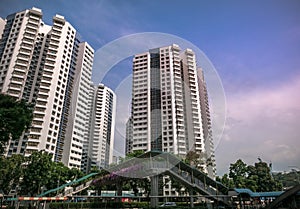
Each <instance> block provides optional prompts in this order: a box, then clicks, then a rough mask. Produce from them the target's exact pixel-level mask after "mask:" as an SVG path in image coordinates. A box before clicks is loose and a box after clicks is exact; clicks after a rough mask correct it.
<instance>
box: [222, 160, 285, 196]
mask: <svg viewBox="0 0 300 209" xmlns="http://www.w3.org/2000/svg"><path fill="white" fill-rule="evenodd" d="M228 177H229V178H228ZM219 180H220V181H221V182H222V183H223V184H224V185H226V186H227V187H229V188H231V189H232V188H248V189H251V190H252V191H254V192H267V191H277V190H281V189H282V184H281V183H280V182H279V181H276V180H274V178H273V177H272V175H271V169H270V167H269V166H268V164H267V163H266V162H263V161H262V160H260V159H259V162H258V163H255V164H254V166H253V165H247V164H246V163H244V162H243V161H242V160H241V159H239V160H237V161H236V162H235V163H233V164H230V168H229V175H228V174H224V175H223V177H222V178H219Z"/></svg>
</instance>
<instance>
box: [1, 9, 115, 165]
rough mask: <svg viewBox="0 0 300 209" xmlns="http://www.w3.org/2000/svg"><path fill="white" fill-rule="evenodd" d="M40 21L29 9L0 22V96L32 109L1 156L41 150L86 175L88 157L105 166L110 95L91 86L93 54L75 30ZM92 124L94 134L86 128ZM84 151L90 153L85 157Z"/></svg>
mask: <svg viewBox="0 0 300 209" xmlns="http://www.w3.org/2000/svg"><path fill="white" fill-rule="evenodd" d="M42 16H43V14H42V11H41V10H40V9H38V8H32V9H27V10H24V11H21V12H17V13H14V14H11V15H8V16H7V18H6V19H5V20H2V19H0V35H1V37H2V38H1V40H0V92H1V93H4V94H8V95H11V96H13V97H15V98H17V99H24V100H25V101H27V102H29V103H32V104H33V105H34V110H33V120H32V124H31V126H30V129H29V130H28V131H27V132H25V133H24V134H23V135H22V137H21V138H20V139H19V140H11V141H10V142H9V144H8V146H7V148H6V155H7V156H11V155H13V154H23V155H25V156H29V155H30V154H31V153H32V152H34V151H40V150H44V151H45V152H47V153H50V154H52V156H53V160H54V161H58V162H63V163H64V164H65V165H66V166H68V167H70V168H82V169H86V168H87V166H86V164H85V163H86V162H87V161H86V159H87V153H93V154H92V155H91V157H92V158H91V159H92V162H95V164H97V165H98V164H99V165H100V164H101V163H102V164H101V165H103V166H104V165H105V166H106V165H107V164H108V163H109V162H111V161H112V152H111V153H110V152H109V151H110V150H112V149H113V142H114V135H113V134H114V117H115V95H114V93H113V92H112V91H111V90H110V89H108V88H107V87H104V86H103V85H99V86H98V87H97V88H96V89H94V87H93V85H91V74H92V66H93V59H94V50H93V48H92V47H91V46H90V45H89V44H88V43H87V42H82V41H81V40H80V38H79V34H78V32H77V31H76V29H75V28H74V27H73V26H72V25H71V24H70V23H69V22H68V21H66V20H65V18H64V17H63V16H61V15H56V16H54V17H53V20H52V25H46V24H45V23H44V22H43V21H42ZM2 29H3V30H2ZM93 89H94V90H93ZM94 93H95V94H94ZM102 99H103V101H102ZM93 103H95V104H93ZM101 105H102V106H101ZM100 106H101V107H100ZM93 108H95V109H93ZM98 114H99V116H98ZM105 114H106V115H105ZM98 118H100V119H101V121H100V122H99V123H98ZM94 119H96V120H95V121H94V122H93V123H95V126H92V127H95V128H96V130H97V131H99V134H98V133H97V132H96V131H95V130H94V129H93V128H91V127H90V126H89V125H90V122H91V121H93V120H94ZM102 125H103V127H102ZM100 126H101V129H100V128H99V127H100ZM97 128H98V129H97ZM100 131H101V132H100ZM97 134H98V135H97ZM100 136H101V137H100ZM97 137H98V138H97ZM101 140H104V141H103V142H102V141H101ZM94 142H95V144H94V145H91V144H90V143H94ZM90 147H94V150H93V152H88V151H86V150H88V149H91V148H90ZM97 148H99V149H101V154H100V153H97V152H96V149H97ZM103 155H104V157H103ZM98 158H99V159H98ZM98 162H101V163H98Z"/></svg>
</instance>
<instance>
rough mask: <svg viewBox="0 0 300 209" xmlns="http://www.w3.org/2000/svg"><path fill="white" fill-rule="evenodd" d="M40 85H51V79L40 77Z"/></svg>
mask: <svg viewBox="0 0 300 209" xmlns="http://www.w3.org/2000/svg"><path fill="white" fill-rule="evenodd" d="M41 85H47V86H50V85H51V80H49V79H47V80H46V79H42V80H41Z"/></svg>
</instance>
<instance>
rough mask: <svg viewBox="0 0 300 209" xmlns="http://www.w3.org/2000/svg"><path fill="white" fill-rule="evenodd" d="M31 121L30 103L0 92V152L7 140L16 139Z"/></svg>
mask: <svg viewBox="0 0 300 209" xmlns="http://www.w3.org/2000/svg"><path fill="white" fill-rule="evenodd" d="M31 121H32V105H30V104H27V103H26V102H25V101H23V100H20V101H18V100H16V99H15V98H14V97H11V96H8V95H4V94H0V154H3V152H4V147H5V145H6V144H7V142H8V141H9V140H16V139H18V138H19V137H20V136H21V135H22V133H23V131H24V130H26V129H27V128H28V127H29V126H30V124H31Z"/></svg>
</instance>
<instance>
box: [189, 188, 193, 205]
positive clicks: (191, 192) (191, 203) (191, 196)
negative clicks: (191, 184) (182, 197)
mask: <svg viewBox="0 0 300 209" xmlns="http://www.w3.org/2000/svg"><path fill="white" fill-rule="evenodd" d="M189 193H190V208H194V197H193V195H194V190H193V189H190V192H189Z"/></svg>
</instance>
